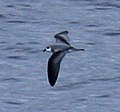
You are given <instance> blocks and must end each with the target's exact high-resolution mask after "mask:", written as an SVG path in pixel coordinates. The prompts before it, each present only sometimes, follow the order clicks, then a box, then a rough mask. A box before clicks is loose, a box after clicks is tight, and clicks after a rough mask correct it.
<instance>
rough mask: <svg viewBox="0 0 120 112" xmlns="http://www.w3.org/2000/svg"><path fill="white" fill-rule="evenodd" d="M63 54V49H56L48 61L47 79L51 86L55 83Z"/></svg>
mask: <svg viewBox="0 0 120 112" xmlns="http://www.w3.org/2000/svg"><path fill="white" fill-rule="evenodd" d="M64 56H65V52H64V51H58V52H55V53H53V54H52V56H51V57H50V59H49V61H48V80H49V83H50V85H51V86H54V85H55V82H56V80H57V77H58V73H59V70H60V63H61V60H62V59H63V57H64Z"/></svg>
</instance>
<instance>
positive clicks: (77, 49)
mask: <svg viewBox="0 0 120 112" xmlns="http://www.w3.org/2000/svg"><path fill="white" fill-rule="evenodd" d="M71 49H72V50H73V51H85V49H79V48H75V47H72V46H71Z"/></svg>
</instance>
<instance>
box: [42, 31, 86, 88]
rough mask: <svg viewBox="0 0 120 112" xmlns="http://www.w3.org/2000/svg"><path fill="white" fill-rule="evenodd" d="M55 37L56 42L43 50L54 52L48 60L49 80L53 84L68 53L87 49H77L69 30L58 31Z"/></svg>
mask: <svg viewBox="0 0 120 112" xmlns="http://www.w3.org/2000/svg"><path fill="white" fill-rule="evenodd" d="M54 38H55V39H56V44H54V45H50V46H47V47H46V48H45V49H44V50H43V52H45V51H46V52H52V56H51V57H50V59H49V60H48V68H47V72H48V80H49V83H50V85H51V86H54V85H55V83H56V80H57V77H58V74H59V70H60V63H61V61H62V59H63V58H64V56H65V54H66V53H69V52H73V51H84V50H85V49H77V48H74V47H73V46H71V44H70V40H69V37H68V31H63V32H60V33H57V34H56V35H55V36H54Z"/></svg>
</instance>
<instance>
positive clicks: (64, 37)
mask: <svg viewBox="0 0 120 112" xmlns="http://www.w3.org/2000/svg"><path fill="white" fill-rule="evenodd" d="M54 38H55V39H56V42H57V43H64V44H67V45H70V43H69V37H68V31H63V32H60V33H57V34H56V35H55V36H54Z"/></svg>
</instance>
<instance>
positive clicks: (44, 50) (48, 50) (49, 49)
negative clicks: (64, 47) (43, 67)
mask: <svg viewBox="0 0 120 112" xmlns="http://www.w3.org/2000/svg"><path fill="white" fill-rule="evenodd" d="M43 52H52V48H51V47H49V46H48V47H46V48H45V49H43Z"/></svg>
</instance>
